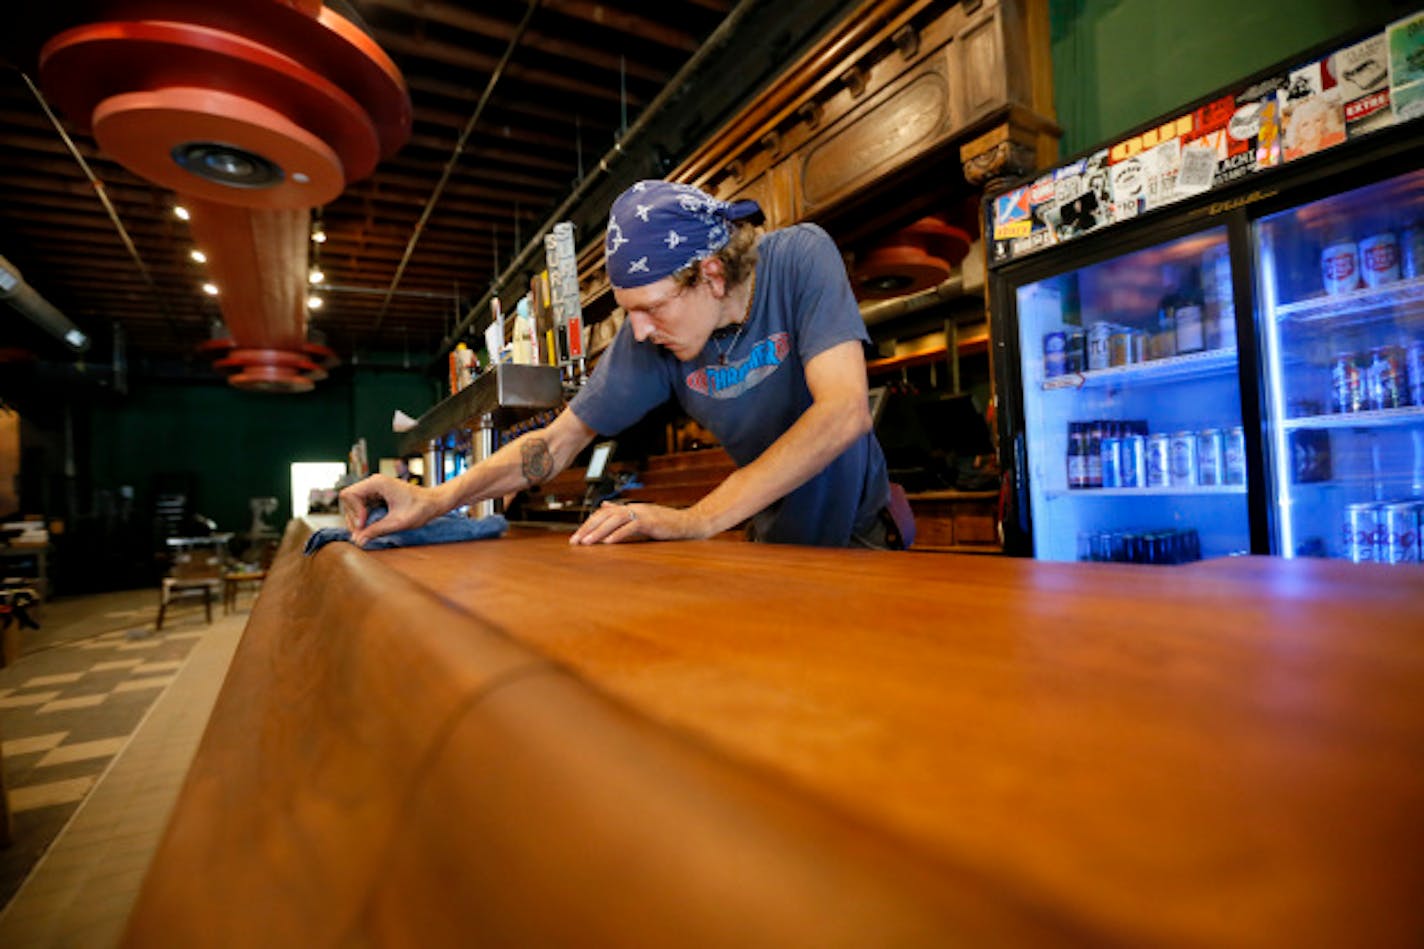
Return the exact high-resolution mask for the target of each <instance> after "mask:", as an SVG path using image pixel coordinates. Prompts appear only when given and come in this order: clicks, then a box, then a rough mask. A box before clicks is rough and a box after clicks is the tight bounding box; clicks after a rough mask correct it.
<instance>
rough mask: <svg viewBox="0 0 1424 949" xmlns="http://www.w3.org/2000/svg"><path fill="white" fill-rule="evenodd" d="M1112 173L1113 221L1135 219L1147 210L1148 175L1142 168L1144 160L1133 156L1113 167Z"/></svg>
mask: <svg viewBox="0 0 1424 949" xmlns="http://www.w3.org/2000/svg"><path fill="white" fill-rule="evenodd" d="M1109 171H1110V179H1111V184H1112V219H1113V220H1114V221H1126V220H1128V219H1130V218H1135V217H1137V215H1138V214H1139V213H1141V212H1142V211H1143V210H1145V205H1146V203H1147V182H1146V179H1147V175H1146V172H1145V171H1144V170H1143V167H1142V159H1141V158H1139V157H1137V156H1133V157H1132V158H1127V159H1124V160H1123V161H1120V162H1118V163H1117V164H1116V165H1113V166H1112V168H1111V169H1110V170H1109Z"/></svg>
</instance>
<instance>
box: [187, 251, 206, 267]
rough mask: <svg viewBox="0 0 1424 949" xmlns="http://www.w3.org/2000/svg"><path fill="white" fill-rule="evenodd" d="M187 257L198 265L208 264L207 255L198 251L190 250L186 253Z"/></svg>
mask: <svg viewBox="0 0 1424 949" xmlns="http://www.w3.org/2000/svg"><path fill="white" fill-rule="evenodd" d="M188 256H189V257H191V258H193V259H194V260H195V261H197V262H198V263H200V264H206V263H207V262H208V255H207V254H205V253H203V252H202V251H200V250H190V251H188Z"/></svg>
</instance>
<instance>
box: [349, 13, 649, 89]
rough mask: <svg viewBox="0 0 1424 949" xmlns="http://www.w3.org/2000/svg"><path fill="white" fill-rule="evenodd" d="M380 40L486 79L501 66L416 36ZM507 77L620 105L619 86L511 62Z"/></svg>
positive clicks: (381, 35)
mask: <svg viewBox="0 0 1424 949" xmlns="http://www.w3.org/2000/svg"><path fill="white" fill-rule="evenodd" d="M376 40H377V42H379V43H380V44H381V47H382V48H383V49H385V50H386V51H387V52H392V53H399V54H401V55H403V56H410V57H414V58H416V59H425V60H429V61H431V62H437V63H441V64H443V65H446V66H453V67H455V68H457V69H467V70H471V71H473V72H476V73H479V74H481V75H485V74H488V73H491V72H493V71H494V68H495V67H496V66H497V65H498V64H499V60H498V58H497V57H494V56H488V55H486V54H484V53H477V52H475V51H473V50H470V49H466V48H464V47H462V46H456V45H455V44H453V43H443V42H440V41H439V40H432V39H423V38H418V37H413V36H404V35H402V34H399V33H392V32H390V31H388V30H377V31H376ZM402 66H403V68H405V69H406V71H407V72H418V70H414V69H410V68H408V65H407V64H402ZM504 73H505V75H506V76H507V77H508V78H510V79H513V80H516V81H519V82H526V83H529V84H530V85H533V86H542V87H545V88H548V89H556V90H558V91H560V92H571V93H573V94H574V95H579V96H584V97H585V98H589V99H606V100H610V101H613V102H617V101H618V99H619V96H618V89H617V87H616V85H614V84H611V83H610V84H609V85H606V86H605V85H602V84H599V83H595V82H584V81H582V80H579V79H572V78H570V77H568V76H565V75H563V74H561V73H556V72H550V71H548V70H545V69H535V68H531V67H528V66H521V65H519V64H518V63H515V62H510V63H509V65H508V66H506V67H505V71H504ZM642 101H643V100H641V99H639V98H637V97H636V96H635V95H634V94H633V93H631V92H630V93H629V94H628V102H629V104H630V105H631V104H634V103H635V102H636V103H637V104H639V105H641V104H642Z"/></svg>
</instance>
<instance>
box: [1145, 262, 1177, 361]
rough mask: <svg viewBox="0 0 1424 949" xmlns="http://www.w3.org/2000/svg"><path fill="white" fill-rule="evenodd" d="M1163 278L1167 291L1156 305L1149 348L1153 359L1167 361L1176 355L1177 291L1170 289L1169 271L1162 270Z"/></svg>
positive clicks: (1173, 282) (1171, 282)
mask: <svg viewBox="0 0 1424 949" xmlns="http://www.w3.org/2000/svg"><path fill="white" fill-rule="evenodd" d="M1163 276H1165V277H1167V278H1168V279H1166V280H1164V281H1163V282H1164V283H1165V285H1166V286H1167V287H1168V290H1167V292H1166V293H1164V294H1162V299H1161V300H1160V301H1159V302H1158V304H1157V320H1156V323H1155V324H1154V326H1153V329H1152V345H1151V347H1149V348H1150V350H1151V353H1152V358H1153V359H1167V358H1169V357H1171V356H1175V355H1177V306H1178V299H1177V291H1176V290H1175V289H1172V288H1173V287H1174V285H1175V281H1173V280H1171V279H1170V270H1166V269H1164V271H1163Z"/></svg>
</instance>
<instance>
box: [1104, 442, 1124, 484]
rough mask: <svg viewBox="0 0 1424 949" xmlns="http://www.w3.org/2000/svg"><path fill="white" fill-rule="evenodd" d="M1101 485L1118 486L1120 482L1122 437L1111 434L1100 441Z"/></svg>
mask: <svg viewBox="0 0 1424 949" xmlns="http://www.w3.org/2000/svg"><path fill="white" fill-rule="evenodd" d="M1102 456H1103V487H1105V488H1120V487H1122V486H1123V484H1122V439H1121V438H1119V437H1117V436H1116V435H1111V436H1108V437H1106V438H1104V439H1103V441H1102Z"/></svg>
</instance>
